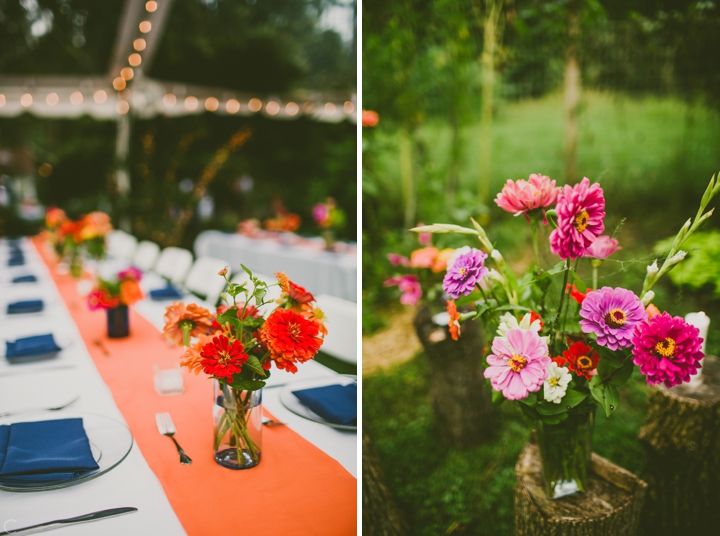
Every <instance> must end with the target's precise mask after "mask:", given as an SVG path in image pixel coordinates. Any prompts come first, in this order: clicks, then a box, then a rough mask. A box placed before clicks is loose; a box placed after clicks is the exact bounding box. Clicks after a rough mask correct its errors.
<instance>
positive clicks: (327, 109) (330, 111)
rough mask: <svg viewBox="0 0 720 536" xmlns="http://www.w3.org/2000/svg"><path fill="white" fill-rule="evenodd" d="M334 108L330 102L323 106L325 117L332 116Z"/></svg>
mask: <svg viewBox="0 0 720 536" xmlns="http://www.w3.org/2000/svg"><path fill="white" fill-rule="evenodd" d="M336 109H337V108H336V106H335V105H334V104H333V103H332V102H328V103H326V104H325V113H326V114H327V115H333V114H335V110H336Z"/></svg>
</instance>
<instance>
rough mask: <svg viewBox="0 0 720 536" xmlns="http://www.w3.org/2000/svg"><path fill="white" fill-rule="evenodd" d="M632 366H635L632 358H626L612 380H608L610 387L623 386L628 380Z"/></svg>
mask: <svg viewBox="0 0 720 536" xmlns="http://www.w3.org/2000/svg"><path fill="white" fill-rule="evenodd" d="M634 366H635V364H634V363H633V360H632V358H631V357H629V356H628V358H627V359H626V360H625V363H624V364H623V366H622V367H620V368H619V369H617V371H616V372H615V374H613V376H612V378H610V385H624V384H625V382H627V381H628V378H630V375H631V374H632V371H633V368H634Z"/></svg>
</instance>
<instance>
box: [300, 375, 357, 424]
mask: <svg viewBox="0 0 720 536" xmlns="http://www.w3.org/2000/svg"><path fill="white" fill-rule="evenodd" d="M292 394H294V395H295V396H296V397H298V399H299V400H300V402H302V404H303V406H305V407H307V408H308V409H310V410H312V411H313V412H314V413H316V414H318V415H319V416H320V417H322V418H323V419H325V420H326V421H328V422H331V423H334V424H345V425H352V424H356V423H357V384H356V383H351V384H349V385H327V386H325V387H315V388H313V389H302V390H300V391H293V392H292Z"/></svg>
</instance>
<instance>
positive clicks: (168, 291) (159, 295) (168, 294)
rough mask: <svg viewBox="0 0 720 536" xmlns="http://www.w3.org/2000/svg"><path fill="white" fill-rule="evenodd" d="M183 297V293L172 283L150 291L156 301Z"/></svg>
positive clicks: (151, 296)
mask: <svg viewBox="0 0 720 536" xmlns="http://www.w3.org/2000/svg"><path fill="white" fill-rule="evenodd" d="M182 297H183V295H182V293H181V292H180V291H179V290H178V289H176V288H175V287H174V286H172V285H171V284H170V283H168V286H167V287H165V288H159V289H156V290H151V291H150V299H151V300H155V301H165V300H179V299H181V298H182Z"/></svg>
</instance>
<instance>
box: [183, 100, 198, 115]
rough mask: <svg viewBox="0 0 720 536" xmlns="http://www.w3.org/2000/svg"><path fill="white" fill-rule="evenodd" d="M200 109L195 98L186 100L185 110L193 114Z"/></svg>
mask: <svg viewBox="0 0 720 536" xmlns="http://www.w3.org/2000/svg"><path fill="white" fill-rule="evenodd" d="M197 107H198V100H197V99H196V98H195V97H192V96H191V97H186V98H185V109H186V110H187V111H188V112H192V111H194V110H197Z"/></svg>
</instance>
